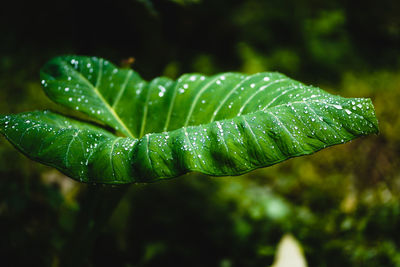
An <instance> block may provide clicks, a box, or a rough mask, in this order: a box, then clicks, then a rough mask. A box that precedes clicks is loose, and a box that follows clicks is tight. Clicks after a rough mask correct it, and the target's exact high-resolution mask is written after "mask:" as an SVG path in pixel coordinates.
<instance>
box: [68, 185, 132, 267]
mask: <svg viewBox="0 0 400 267" xmlns="http://www.w3.org/2000/svg"><path fill="white" fill-rule="evenodd" d="M128 187H129V186H128V185H122V186H118V187H111V186H104V185H88V187H87V192H85V193H86V194H85V196H84V198H83V200H82V203H81V207H80V211H79V214H78V217H77V219H76V221H75V226H74V230H73V232H72V233H71V236H70V238H69V240H68V241H67V242H66V244H65V246H64V248H63V251H62V252H61V256H60V266H62V267H71V266H74V267H78V266H88V265H89V257H90V254H91V252H92V248H93V244H94V241H95V239H96V237H97V235H98V233H99V232H100V231H101V229H102V228H103V227H104V225H105V224H106V223H107V221H108V219H109V218H110V217H111V215H112V213H113V211H114V210H115V208H116V206H117V205H118V203H119V201H120V200H121V198H122V197H123V196H124V195H125V194H124V193H125V192H126V190H127V188H128Z"/></svg>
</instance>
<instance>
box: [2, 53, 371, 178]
mask: <svg viewBox="0 0 400 267" xmlns="http://www.w3.org/2000/svg"><path fill="white" fill-rule="evenodd" d="M42 79H43V80H42V84H43V88H44V90H45V92H46V94H47V95H48V96H49V97H50V98H51V99H52V100H53V101H55V102H57V103H59V104H61V105H64V106H66V107H69V108H72V109H75V110H79V111H81V112H83V113H86V114H87V115H89V116H90V117H91V118H92V119H95V120H97V121H98V122H99V123H102V124H104V125H107V126H110V127H111V128H113V129H114V130H115V132H113V133H111V132H109V131H107V130H105V129H104V127H102V126H101V125H97V126H96V125H95V124H93V123H89V122H80V121H77V120H74V119H71V118H67V117H65V116H62V115H59V114H55V113H52V112H49V111H45V112H40V111H38V112H32V113H23V114H17V115H10V116H1V117H0V131H1V132H2V133H3V134H4V135H5V136H6V138H7V139H8V140H9V141H10V142H11V143H13V144H14V145H15V146H16V147H17V148H18V149H19V150H21V151H22V152H23V153H24V154H26V155H27V156H28V157H31V158H32V159H34V160H37V161H40V162H42V163H44V164H47V165H51V166H54V167H56V168H57V169H59V170H61V171H62V172H64V173H66V174H67V175H69V176H70V177H72V178H75V179H78V180H80V181H84V182H99V183H113V184H118V183H130V182H149V181H155V180H158V179H161V178H172V177H176V176H178V175H181V174H183V173H186V172H189V171H198V172H202V173H206V174H210V175H215V176H222V175H238V174H241V173H245V172H248V171H250V170H253V169H255V168H260V167H265V166H269V165H272V164H275V163H278V162H281V161H283V160H285V159H288V158H290V157H295V156H300V155H306V154H311V153H313V152H315V151H318V150H320V149H322V148H324V147H327V146H331V145H335V144H340V143H344V142H347V141H349V140H352V139H354V138H356V137H358V136H362V135H367V134H371V133H377V132H378V123H377V120H376V117H375V114H374V108H373V105H372V103H371V101H370V99H363V98H343V97H340V96H334V95H331V94H328V93H326V92H324V91H322V90H320V89H318V88H316V87H312V86H306V85H304V84H302V83H300V82H297V81H294V80H292V79H290V78H288V77H286V76H284V75H282V74H279V73H258V74H255V75H243V74H239V73H223V74H218V75H215V76H211V77H206V76H203V75H200V74H186V75H183V76H182V77H180V78H179V79H178V80H177V81H172V80H170V79H168V78H163V77H162V78H156V79H154V80H152V81H150V82H146V81H144V80H143V79H141V77H140V76H139V75H138V74H137V73H136V72H134V71H132V70H126V69H118V68H116V67H115V66H114V65H112V64H111V63H109V62H108V61H106V60H103V59H98V58H88V57H80V56H64V57H57V58H55V59H53V60H51V61H50V62H49V63H47V64H46V65H45V67H44V68H43V70H42ZM122 136H124V137H122Z"/></svg>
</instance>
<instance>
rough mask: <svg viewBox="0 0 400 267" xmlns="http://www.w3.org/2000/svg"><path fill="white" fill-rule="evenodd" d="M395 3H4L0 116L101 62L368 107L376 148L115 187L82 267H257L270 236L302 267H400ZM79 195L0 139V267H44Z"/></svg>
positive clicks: (334, 150) (81, 188)
mask: <svg viewBox="0 0 400 267" xmlns="http://www.w3.org/2000/svg"><path fill="white" fill-rule="evenodd" d="M399 14H400V2H399V1H396V0H380V1H375V0H364V1H343V0H323V1H321V0H320V1H316V0H285V1H283V0H271V1H262V0H229V1H228V0H130V1H129V0H127V1H123V0H113V1H104V0H98V1H95V2H92V3H89V2H86V3H84V2H83V1H77V0H76V1H52V2H41V1H26V2H23V1H22V2H21V1H9V2H8V3H7V6H3V7H2V8H1V9H0V33H1V35H0V36H1V41H0V113H1V114H8V113H17V112H23V111H29V110H35V109H44V108H50V109H54V110H58V111H61V112H66V110H63V109H60V108H59V107H57V106H55V105H54V104H52V103H51V102H50V101H49V100H48V99H47V98H46V97H45V95H44V93H43V92H42V90H41V87H40V81H39V70H40V67H41V66H42V65H43V64H44V63H45V62H46V61H47V60H49V59H50V58H52V57H54V56H57V55H61V54H80V55H90V56H100V57H104V58H106V59H109V60H111V61H112V62H114V63H116V64H119V65H123V64H125V65H126V62H127V61H129V60H128V59H129V58H134V63H133V64H132V68H134V69H135V70H136V71H138V72H139V73H140V74H141V75H142V76H143V77H144V78H146V79H151V78H154V77H156V76H160V75H165V76H168V77H171V78H176V77H178V76H179V75H181V74H183V73H187V72H202V73H205V74H215V73H218V72H225V71H240V72H244V73H255V72H259V71H279V72H282V73H285V74H287V75H288V76H290V77H292V78H294V79H297V80H300V81H302V82H304V83H306V84H312V85H315V86H319V87H321V88H323V89H325V90H327V91H329V92H331V93H333V94H340V95H342V96H346V97H370V98H372V101H373V103H374V105H375V108H376V114H377V116H378V119H379V122H380V131H381V133H380V134H379V135H377V136H369V137H366V138H361V139H358V140H355V141H353V142H351V143H348V144H345V145H340V146H335V147H331V148H327V149H325V150H323V151H320V152H318V153H316V154H314V155H311V156H305V157H301V158H295V159H291V160H288V161H286V162H284V163H281V164H278V165H275V166H272V167H269V168H264V169H259V170H256V171H253V172H251V173H249V174H247V175H243V176H239V177H224V178H215V177H214V178H213V177H206V176H204V175H199V174H189V175H185V176H183V177H180V178H177V179H174V180H170V181H165V182H158V183H154V184H138V185H132V186H131V187H130V188H129V191H128V193H127V195H126V196H125V197H124V198H123V199H122V201H121V203H120V205H119V206H118V207H117V209H116V210H115V212H114V214H113V216H112V218H111V220H110V222H109V223H108V224H107V225H106V227H105V229H104V231H103V232H102V233H101V234H100V235H99V237H98V238H97V240H96V242H95V246H94V251H93V254H92V257H91V265H92V266H126V267H129V266H220V267H230V266H270V265H271V264H272V263H273V261H274V255H275V253H276V247H277V244H278V242H279V240H280V239H281V238H282V236H283V235H285V234H287V233H290V234H292V236H294V237H295V238H296V239H297V240H298V242H299V244H300V246H301V248H302V250H303V251H304V255H305V257H306V260H307V262H308V265H309V266H400V231H399V229H400V202H399V199H400V157H399V155H400V119H399V117H400V116H399V112H398V110H399V104H400V16H399ZM84 192H85V185H82V184H79V183H76V182H73V181H72V180H71V179H70V178H68V177H65V176H64V175H62V174H60V173H59V172H57V171H56V170H54V169H52V168H49V167H46V166H43V165H40V164H38V163H35V162H32V161H31V160H29V159H27V158H26V157H24V156H23V155H22V154H20V153H19V152H18V151H16V150H15V149H14V148H13V147H12V146H11V145H10V144H9V143H7V142H6V140H5V139H4V138H2V137H1V138H0V237H1V238H0V261H1V262H3V263H7V262H8V263H7V264H6V265H3V263H0V265H2V266H57V260H58V258H57V257H58V256H57V255H58V254H59V252H60V250H61V248H62V245H63V243H64V242H65V240H66V238H67V237H68V236H69V235H70V234H71V231H72V225H73V222H74V220H75V218H76V214H77V212H78V210H79V200H80V198H82V194H84Z"/></svg>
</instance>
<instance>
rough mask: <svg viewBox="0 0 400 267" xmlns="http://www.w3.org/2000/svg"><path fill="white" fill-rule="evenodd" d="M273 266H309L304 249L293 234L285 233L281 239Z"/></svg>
mask: <svg viewBox="0 0 400 267" xmlns="http://www.w3.org/2000/svg"><path fill="white" fill-rule="evenodd" d="M271 267H307V262H306V258H305V257H304V254H303V249H302V248H301V245H300V243H299V242H298V241H297V240H296V239H295V238H294V237H293V236H292V235H291V234H285V235H284V236H283V237H282V239H281V241H279V244H278V249H277V252H276V255H275V261H274V263H273V264H272V266H271Z"/></svg>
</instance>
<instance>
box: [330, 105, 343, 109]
mask: <svg viewBox="0 0 400 267" xmlns="http://www.w3.org/2000/svg"><path fill="white" fill-rule="evenodd" d="M332 106H334V107H335V108H337V109H343V107H342V106H341V105H332Z"/></svg>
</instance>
